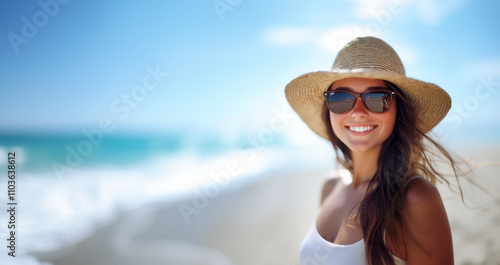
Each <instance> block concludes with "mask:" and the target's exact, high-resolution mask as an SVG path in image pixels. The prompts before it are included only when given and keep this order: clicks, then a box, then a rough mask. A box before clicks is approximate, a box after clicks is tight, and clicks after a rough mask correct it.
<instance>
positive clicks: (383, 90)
mask: <svg viewBox="0 0 500 265" xmlns="http://www.w3.org/2000/svg"><path fill="white" fill-rule="evenodd" d="M335 92H345V93H349V94H351V95H353V96H354V103H353V104H352V106H351V108H350V109H348V110H346V111H345V112H340V113H339V112H334V111H333V110H332V109H331V108H330V103H329V102H328V97H329V96H330V95H332V94H335ZM373 92H388V93H389V95H390V102H391V103H390V105H389V107H388V108H387V109H386V110H385V111H382V112H375V111H372V110H371V109H370V108H368V106H366V103H365V96H366V95H367V94H369V93H373ZM394 95H395V93H394V91H392V90H390V89H377V90H370V91H366V92H363V93H354V92H351V91H347V90H327V91H325V92H323V96H324V97H325V100H326V106H327V107H328V109H329V110H330V111H331V112H333V113H335V114H344V113H347V112H349V111H351V110H352V109H353V108H354V105H356V101H357V100H358V98H361V101H362V102H363V106H365V108H366V109H367V110H368V111H369V112H372V113H376V114H381V113H385V112H387V111H389V109H391V105H392V100H393V96H394Z"/></svg>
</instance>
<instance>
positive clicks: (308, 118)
mask: <svg viewBox="0 0 500 265" xmlns="http://www.w3.org/2000/svg"><path fill="white" fill-rule="evenodd" d="M352 77H358V78H370V79H382V80H386V81H390V82H392V83H393V84H395V85H396V86H398V87H399V88H400V89H401V90H402V92H403V93H404V95H405V96H406V98H407V99H408V100H409V101H410V103H411V104H412V105H413V107H414V108H415V111H416V113H417V119H418V120H419V123H418V124H417V127H418V128H419V129H420V130H421V131H422V132H424V133H427V132H429V131H430V130H431V129H432V128H433V127H434V126H436V125H437V124H438V123H439V122H440V121H441V120H442V119H443V118H444V117H445V116H446V114H447V113H448V111H449V110H450V108H451V98H450V96H449V95H448V93H446V91H444V90H443V89H441V88H440V87H439V86H437V85H435V84H432V83H427V82H423V81H420V80H417V79H413V78H409V77H406V75H405V70H404V67H403V63H402V62H401V59H400V58H399V56H398V55H397V53H396V52H395V51H394V49H392V48H391V46H389V45H388V44H387V43H385V42H384V41H383V40H381V39H378V38H375V37H359V38H356V39H354V40H353V41H351V42H349V43H348V44H347V45H346V46H344V48H342V50H340V51H339V53H338V55H337V58H336V59H335V62H334V63H333V67H332V70H331V71H330V72H327V71H318V72H312V73H307V74H304V75H301V76H299V77H297V78H295V79H294V80H292V81H291V82H290V83H289V84H288V85H287V86H286V87H285V96H286V99H287V100H288V103H289V104H290V106H291V107H292V108H293V110H295V112H297V114H298V115H299V116H300V118H301V119H302V120H303V121H304V122H305V123H306V124H307V126H309V128H310V129H311V130H312V131H313V132H315V133H316V134H318V135H319V136H321V137H323V138H325V139H327V140H329V138H328V133H327V130H326V125H325V124H324V122H323V120H322V118H321V117H322V111H323V104H324V102H325V98H324V97H323V92H324V91H326V90H327V89H328V88H329V87H330V85H331V84H332V83H333V82H335V81H337V80H341V79H345V78H352Z"/></svg>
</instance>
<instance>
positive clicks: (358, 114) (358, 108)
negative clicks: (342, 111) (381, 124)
mask: <svg viewBox="0 0 500 265" xmlns="http://www.w3.org/2000/svg"><path fill="white" fill-rule="evenodd" d="M366 116H368V110H367V109H366V107H365V105H364V104H363V100H361V98H360V97H357V98H356V103H354V107H353V108H352V110H351V118H353V119H361V118H365V117H366Z"/></svg>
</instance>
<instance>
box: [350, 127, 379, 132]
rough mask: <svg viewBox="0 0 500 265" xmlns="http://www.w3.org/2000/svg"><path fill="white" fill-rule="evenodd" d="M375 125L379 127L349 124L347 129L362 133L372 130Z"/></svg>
mask: <svg viewBox="0 0 500 265" xmlns="http://www.w3.org/2000/svg"><path fill="white" fill-rule="evenodd" d="M375 127H377V126H347V129H348V130H349V131H353V132H358V133H362V132H367V131H371V130H373V129H375Z"/></svg>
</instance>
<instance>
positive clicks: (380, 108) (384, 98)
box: [323, 90, 394, 114]
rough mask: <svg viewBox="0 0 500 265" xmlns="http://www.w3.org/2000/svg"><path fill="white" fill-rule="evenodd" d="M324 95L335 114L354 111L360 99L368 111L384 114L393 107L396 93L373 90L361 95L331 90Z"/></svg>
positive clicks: (329, 107)
mask: <svg viewBox="0 0 500 265" xmlns="http://www.w3.org/2000/svg"><path fill="white" fill-rule="evenodd" d="M323 95H324V96H325V98H326V103H327V106H328V109H330V111H331V112H333V113H337V114H342V113H346V112H348V111H350V110H352V108H354V104H356V100H357V99H358V97H360V98H361V100H362V101H363V105H365V107H366V109H367V110H368V111H370V112H373V113H384V112H386V111H388V110H389V108H390V107H391V103H392V95H394V92H393V91H390V90H372V91H368V92H364V93H361V94H360V93H352V92H348V91H335V90H330V91H325V92H323Z"/></svg>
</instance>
